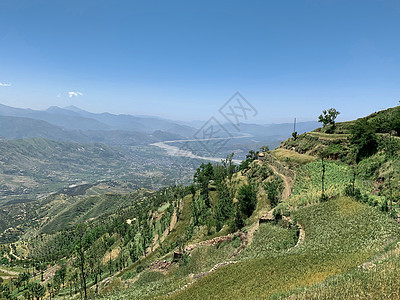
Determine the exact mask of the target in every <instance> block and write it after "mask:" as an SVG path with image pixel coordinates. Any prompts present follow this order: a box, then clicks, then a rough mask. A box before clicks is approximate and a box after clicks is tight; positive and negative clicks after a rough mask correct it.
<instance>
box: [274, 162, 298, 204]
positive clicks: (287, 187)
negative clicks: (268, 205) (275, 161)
mask: <svg viewBox="0 0 400 300" xmlns="http://www.w3.org/2000/svg"><path fill="white" fill-rule="evenodd" d="M269 167H270V168H271V169H272V171H273V172H274V173H275V174H276V175H278V176H279V177H280V178H282V180H283V185H284V189H283V192H282V201H284V200H286V199H287V198H289V197H290V194H291V193H292V185H293V180H292V179H291V178H289V177H287V176H285V175H283V174H282V173H279V171H278V169H277V168H276V167H275V166H273V165H269Z"/></svg>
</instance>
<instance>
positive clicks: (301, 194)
mask: <svg viewBox="0 0 400 300" xmlns="http://www.w3.org/2000/svg"><path fill="white" fill-rule="evenodd" d="M325 168H326V171H325V193H326V194H327V195H328V197H333V196H336V195H340V194H343V191H344V187H346V186H347V185H349V184H351V181H352V177H353V170H352V169H351V167H349V166H348V165H346V164H344V163H342V162H338V161H331V160H327V161H325ZM321 177H322V162H321V160H316V161H314V162H311V163H308V164H306V165H303V166H301V167H300V168H298V169H297V170H296V180H295V182H294V188H293V190H292V196H291V198H290V199H289V203H290V205H291V206H294V207H296V206H300V207H301V206H304V205H306V204H311V203H316V202H318V201H319V199H320V197H321V189H322V186H321ZM355 186H356V188H359V189H360V190H361V191H362V192H368V193H370V192H371V191H372V189H373V184H372V182H371V181H367V180H360V179H358V178H356V182H355Z"/></svg>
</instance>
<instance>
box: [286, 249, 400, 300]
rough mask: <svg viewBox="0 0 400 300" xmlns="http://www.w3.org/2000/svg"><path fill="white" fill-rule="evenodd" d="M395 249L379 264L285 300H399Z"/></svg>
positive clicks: (398, 278) (335, 278)
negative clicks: (334, 299) (333, 299)
mask: <svg viewBox="0 0 400 300" xmlns="http://www.w3.org/2000/svg"><path fill="white" fill-rule="evenodd" d="M399 269H400V257H399V248H397V249H396V251H393V252H392V253H391V254H390V255H389V257H387V258H385V259H384V260H383V261H379V262H377V263H374V264H371V265H370V267H367V268H359V269H353V270H351V271H350V272H348V273H346V274H344V275H338V276H334V277H331V278H329V279H328V280H326V281H325V282H323V283H321V284H317V285H314V286H312V287H311V288H308V289H304V290H303V289H302V290H301V291H297V292H295V293H294V294H293V295H291V296H289V297H288V299H332V298H337V299H399V298H400V277H399V276H398V270H399Z"/></svg>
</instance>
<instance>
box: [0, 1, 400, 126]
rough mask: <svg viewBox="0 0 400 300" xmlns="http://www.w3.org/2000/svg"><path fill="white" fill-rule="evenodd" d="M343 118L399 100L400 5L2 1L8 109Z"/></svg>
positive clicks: (0, 83) (3, 97)
mask: <svg viewBox="0 0 400 300" xmlns="http://www.w3.org/2000/svg"><path fill="white" fill-rule="evenodd" d="M236 91H240V92H241V93H242V94H243V95H244V96H245V97H246V98H247V99H248V100H249V102H251V103H252V105H253V106H254V107H255V108H256V109H257V110H258V115H257V117H256V118H255V119H254V120H252V121H254V122H258V123H271V122H282V121H289V120H292V119H293V117H297V118H298V119H299V120H313V119H314V120H315V119H316V116H317V115H319V113H320V111H321V110H322V109H323V108H329V107H336V108H337V109H338V110H339V111H341V112H342V114H341V116H340V117H339V120H347V119H352V118H355V117H359V116H363V115H365V114H369V113H371V112H373V111H375V110H379V109H381V108H386V107H389V106H395V105H396V104H397V103H398V101H399V100H400V1H398V0H396V1H385V0H380V1H368V0H361V1H345V0H343V1H339V0H337V1H332V0H309V1H302V0H296V1H294V0H291V1H289V0H287V1H285V0H279V1H278V0H273V1H266V0H264V1H251V0H250V1H243V0H241V1H221V0H212V1H204V0H198V1H187V0H186V1H165V0H163V1H147V0H146V1H133V0H130V1H111V0H110V1H101V0H93V1H72V0H65V1H57V0H48V1H35V0H27V1H22V0H2V1H0V103H3V104H6V105H12V106H17V107H31V108H36V109H43V108H46V107H48V106H51V105H57V106H67V105H76V106H78V107H81V108H83V109H86V110H90V111H94V112H103V111H109V112H112V113H130V114H141V115H143V114H146V115H156V116H160V117H166V118H173V119H180V120H191V119H195V120H199V119H207V118H208V117H210V116H212V115H213V114H215V113H216V112H217V111H218V108H219V107H220V106H222V105H223V104H224V102H225V101H226V100H228V99H229V97H230V96H231V95H232V94H234V93H235V92H236Z"/></svg>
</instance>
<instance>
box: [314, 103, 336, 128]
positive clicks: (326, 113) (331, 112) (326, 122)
mask: <svg viewBox="0 0 400 300" xmlns="http://www.w3.org/2000/svg"><path fill="white" fill-rule="evenodd" d="M338 115H340V112H338V111H337V110H336V109H335V108H330V109H328V110H323V111H322V114H321V115H320V116H319V117H318V122H320V123H322V125H323V127H324V128H326V127H328V126H330V127H329V130H328V131H329V132H330V131H333V129H334V128H335V126H336V123H335V120H336V118H337V116H338Z"/></svg>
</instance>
